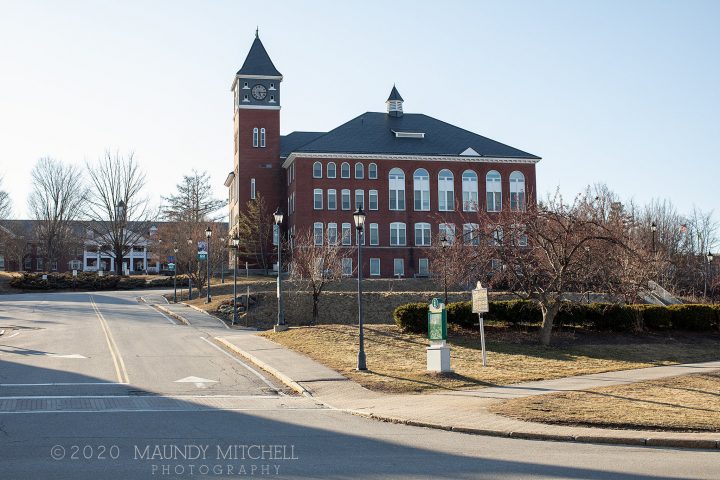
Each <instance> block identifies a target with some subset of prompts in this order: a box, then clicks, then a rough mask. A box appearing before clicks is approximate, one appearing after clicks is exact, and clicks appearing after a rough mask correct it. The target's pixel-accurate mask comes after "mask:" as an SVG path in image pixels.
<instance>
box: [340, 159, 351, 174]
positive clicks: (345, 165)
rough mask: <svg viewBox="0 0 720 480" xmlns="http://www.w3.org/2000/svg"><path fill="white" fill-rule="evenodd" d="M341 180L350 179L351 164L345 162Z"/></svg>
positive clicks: (341, 170) (341, 167) (342, 166)
mask: <svg viewBox="0 0 720 480" xmlns="http://www.w3.org/2000/svg"><path fill="white" fill-rule="evenodd" d="M340 178H350V164H349V163H347V162H343V163H342V165H340Z"/></svg>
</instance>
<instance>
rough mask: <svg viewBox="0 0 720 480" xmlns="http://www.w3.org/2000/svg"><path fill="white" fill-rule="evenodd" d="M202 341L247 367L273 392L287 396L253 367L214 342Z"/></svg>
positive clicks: (205, 339)
mask: <svg viewBox="0 0 720 480" xmlns="http://www.w3.org/2000/svg"><path fill="white" fill-rule="evenodd" d="M200 340H202V341H204V342H205V343H207V344H208V345H210V346H211V347H213V348H214V349H215V350H217V351H219V352H220V353H222V354H223V355H225V356H226V357H229V358H230V359H232V360H233V361H234V362H235V363H239V364H240V365H242V366H243V367H245V368H246V369H248V370H250V371H251V372H252V373H253V374H255V376H256V377H258V378H259V379H260V380H262V381H263V382H264V383H265V385H267V386H268V387H270V388H272V389H273V390H275V391H276V392H278V395H282V396H285V394H284V393H283V392H282V391H280V389H279V388H277V387H276V386H275V385H273V384H272V382H271V381H270V380H268V379H267V378H265V376H264V375H263V374H262V373H260V372H258V371H257V370H255V369H254V368H252V367H251V366H250V365H248V364H247V363H245V362H243V361H242V360H240V359H239V358H237V357H235V356H234V355H231V354H230V353H228V352H227V351H225V350H223V349H222V348H220V347H218V346H217V345H215V344H214V343H213V342H211V341H210V340H208V339H207V338H205V337H200Z"/></svg>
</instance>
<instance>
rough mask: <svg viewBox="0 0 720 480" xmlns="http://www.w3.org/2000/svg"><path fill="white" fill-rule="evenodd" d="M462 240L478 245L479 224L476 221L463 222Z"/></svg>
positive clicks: (467, 243) (468, 243)
mask: <svg viewBox="0 0 720 480" xmlns="http://www.w3.org/2000/svg"><path fill="white" fill-rule="evenodd" d="M463 242H464V243H465V244H466V245H475V246H478V245H480V226H479V225H478V224H477V223H465V224H463Z"/></svg>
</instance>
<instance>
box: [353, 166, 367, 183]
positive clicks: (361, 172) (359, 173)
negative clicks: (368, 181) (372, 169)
mask: <svg viewBox="0 0 720 480" xmlns="http://www.w3.org/2000/svg"><path fill="white" fill-rule="evenodd" d="M355 178H356V179H358V180H361V179H363V178H365V166H364V165H363V164H362V163H360V162H358V163H356V164H355Z"/></svg>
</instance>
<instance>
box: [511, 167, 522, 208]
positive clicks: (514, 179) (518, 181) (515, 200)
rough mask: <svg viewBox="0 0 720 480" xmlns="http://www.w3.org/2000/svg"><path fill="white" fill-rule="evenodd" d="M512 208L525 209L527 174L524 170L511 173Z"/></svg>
mask: <svg viewBox="0 0 720 480" xmlns="http://www.w3.org/2000/svg"><path fill="white" fill-rule="evenodd" d="M510 210H515V211H525V175H523V174H522V172H518V171H514V172H512V173H511V174H510Z"/></svg>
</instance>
